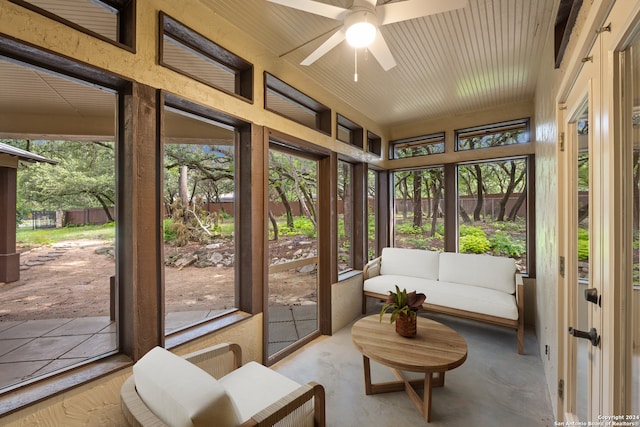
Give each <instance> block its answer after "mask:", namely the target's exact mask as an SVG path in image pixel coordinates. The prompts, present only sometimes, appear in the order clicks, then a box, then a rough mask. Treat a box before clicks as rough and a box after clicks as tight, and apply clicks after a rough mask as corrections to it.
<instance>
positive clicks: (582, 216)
mask: <svg viewBox="0 0 640 427" xmlns="http://www.w3.org/2000/svg"><path fill="white" fill-rule="evenodd" d="M594 62H595V58H594V61H593V62H592V61H587V62H586V63H585V65H584V66H583V69H582V71H581V73H580V75H579V78H578V79H577V81H576V82H575V84H574V85H573V88H572V90H571V91H570V93H569V95H568V97H567V99H566V102H565V104H564V105H563V106H562V107H561V113H560V117H561V123H564V128H563V129H561V132H562V134H561V136H562V137H561V144H560V150H561V151H560V152H559V156H558V158H559V165H558V166H559V171H560V173H561V175H560V182H561V186H560V188H559V195H560V200H558V206H559V216H560V233H561V245H560V248H561V249H560V250H561V252H560V253H561V257H562V259H561V275H560V286H559V290H558V293H559V294H558V296H559V304H558V306H559V319H558V325H559V331H558V336H559V341H560V342H559V348H560V354H561V357H562V359H561V363H562V365H561V366H560V369H559V372H560V375H559V377H560V383H559V393H558V395H559V399H560V403H561V406H560V405H559V411H560V410H561V411H562V412H563V414H562V416H563V417H564V419H565V421H574V422H578V421H581V422H586V421H590V420H596V419H597V418H598V414H599V413H600V412H599V411H600V406H601V403H600V402H601V399H600V391H601V376H602V371H601V358H602V356H601V342H600V340H601V337H600V333H601V332H600V331H601V312H602V310H601V307H600V305H599V298H600V296H601V288H602V287H601V275H602V267H601V261H600V260H601V258H602V242H603V241H604V240H603V238H604V236H603V225H602V216H603V212H602V205H603V201H602V194H603V193H602V192H603V191H604V188H603V185H602V183H603V180H602V174H603V173H604V172H603V168H602V160H601V155H600V154H601V150H602V147H601V138H600V136H599V135H600V132H599V129H600V120H599V117H598V109H597V108H594V105H597V104H598V101H599V99H598V98H599V96H600V94H599V92H598V91H599V86H598V84H597V77H598V70H597V63H594Z"/></svg>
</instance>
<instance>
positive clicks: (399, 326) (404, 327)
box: [396, 314, 418, 338]
mask: <svg viewBox="0 0 640 427" xmlns="http://www.w3.org/2000/svg"><path fill="white" fill-rule="evenodd" d="M417 324H418V316H411V315H409V316H408V315H406V314H400V315H398V317H397V318H396V333H397V334H398V335H400V336H401V337H406V338H411V337H415V336H416V332H417V329H418V325H417Z"/></svg>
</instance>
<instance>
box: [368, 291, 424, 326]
mask: <svg viewBox="0 0 640 427" xmlns="http://www.w3.org/2000/svg"><path fill="white" fill-rule="evenodd" d="M426 299H427V297H426V296H425V294H423V293H416V291H412V292H408V293H407V290H406V289H403V290H400V288H399V287H398V285H396V291H395V292H393V291H389V297H388V298H387V300H386V301H385V303H384V305H383V306H382V310H380V321H381V322H382V317H383V316H384V314H385V313H386V312H387V310H389V309H390V308H393V311H392V312H391V323H393V322H396V332H397V333H398V335H400V336H403V337H413V336H415V335H416V332H417V316H418V310H419V309H420V307H422V304H423V303H424V302H425V300H426Z"/></svg>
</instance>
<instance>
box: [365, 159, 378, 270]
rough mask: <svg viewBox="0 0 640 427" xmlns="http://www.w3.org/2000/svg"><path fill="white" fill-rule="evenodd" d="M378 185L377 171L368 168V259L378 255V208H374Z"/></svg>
mask: <svg viewBox="0 0 640 427" xmlns="http://www.w3.org/2000/svg"><path fill="white" fill-rule="evenodd" d="M377 185H378V173H377V172H375V171H373V170H371V169H369V173H368V176H367V258H368V259H369V260H372V259H374V258H375V257H377V256H378V253H377V251H376V248H377V240H376V239H377V226H378V221H377V218H378V210H377V209H376V205H377V200H376V188H377Z"/></svg>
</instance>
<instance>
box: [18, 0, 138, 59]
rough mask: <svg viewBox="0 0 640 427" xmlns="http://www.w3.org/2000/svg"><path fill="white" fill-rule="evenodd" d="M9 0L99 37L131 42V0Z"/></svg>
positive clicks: (113, 41)
mask: <svg viewBox="0 0 640 427" xmlns="http://www.w3.org/2000/svg"><path fill="white" fill-rule="evenodd" d="M10 1H12V2H13V3H16V4H19V5H20V6H23V7H26V8H28V9H32V10H33V11H35V12H37V13H40V14H42V15H45V16H48V17H50V18H51V19H55V20H57V21H61V22H63V23H64V24H66V25H68V26H70V27H73V28H76V29H78V30H80V31H84V32H86V33H89V34H91V35H93V36H95V37H98V38H100V39H102V40H105V41H108V42H111V43H115V44H122V45H125V46H127V47H129V48H133V47H134V46H135V42H134V36H135V31H134V19H135V16H134V11H135V0H105V1H103V0H65V1H57V2H53V1H50V0H10Z"/></svg>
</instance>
